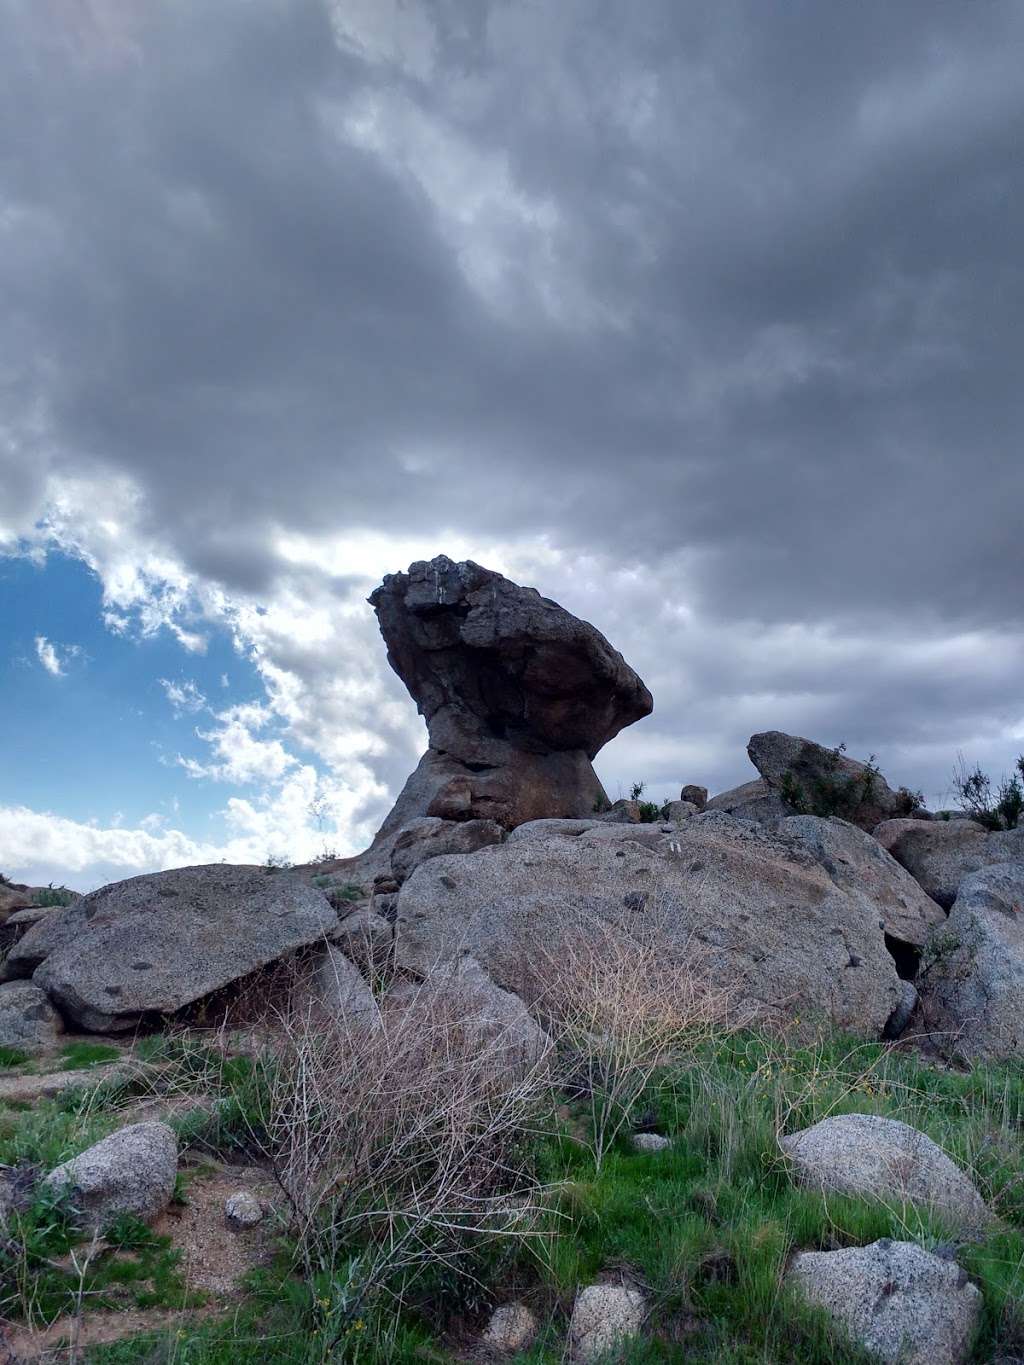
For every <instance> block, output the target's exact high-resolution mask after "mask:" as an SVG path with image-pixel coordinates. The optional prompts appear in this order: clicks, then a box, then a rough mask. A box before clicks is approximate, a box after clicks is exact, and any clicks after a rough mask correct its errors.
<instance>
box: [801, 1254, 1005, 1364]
mask: <svg viewBox="0 0 1024 1365" xmlns="http://www.w3.org/2000/svg"><path fill="white" fill-rule="evenodd" d="M786 1283H787V1284H788V1285H789V1286H790V1287H791V1288H793V1289H796V1290H797V1291H798V1292H799V1293H801V1294H802V1295H803V1297H804V1298H806V1299H807V1300H809V1302H811V1303H812V1304H815V1305H817V1307H819V1308H823V1309H824V1310H825V1311H826V1312H827V1313H828V1314H829V1316H830V1317H831V1318H833V1319H834V1321H836V1322H837V1323H840V1324H841V1325H842V1326H843V1327H844V1328H845V1330H846V1331H847V1332H848V1333H849V1335H850V1336H851V1337H852V1338H853V1339H854V1340H855V1341H857V1342H859V1343H860V1344H861V1345H862V1346H864V1347H865V1348H866V1349H867V1350H868V1351H870V1352H871V1353H872V1354H873V1355H875V1356H877V1357H878V1359H879V1360H882V1361H886V1362H889V1365H961V1362H962V1361H964V1360H966V1358H967V1353H968V1351H969V1349H970V1345H971V1338H972V1336H973V1334H974V1328H975V1324H976V1323H977V1320H978V1314H979V1312H980V1311H981V1292H980V1291H979V1289H978V1288H977V1286H976V1285H973V1284H971V1282H970V1281H969V1280H968V1278H967V1274H966V1272H965V1271H963V1270H962V1269H961V1268H960V1266H958V1265H957V1264H956V1262H955V1261H947V1260H943V1259H941V1258H940V1257H938V1256H933V1255H932V1254H931V1252H928V1251H925V1250H923V1248H921V1247H919V1246H916V1245H914V1244H913V1243H912V1242H890V1241H888V1240H883V1241H880V1242H873V1243H872V1244H871V1245H870V1246H866V1247H848V1248H845V1249H843V1250H842V1251H803V1252H798V1253H797V1255H796V1256H794V1257H793V1259H792V1261H791V1262H790V1266H789V1271H788V1273H787V1275H786Z"/></svg>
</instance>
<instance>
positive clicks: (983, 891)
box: [917, 862, 1024, 1061]
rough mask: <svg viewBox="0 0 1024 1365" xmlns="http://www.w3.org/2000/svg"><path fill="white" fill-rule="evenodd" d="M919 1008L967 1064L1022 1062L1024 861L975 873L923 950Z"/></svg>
mask: <svg viewBox="0 0 1024 1365" xmlns="http://www.w3.org/2000/svg"><path fill="white" fill-rule="evenodd" d="M917 984H918V989H919V991H920V994H921V1006H922V1010H923V1013H924V1020H925V1024H926V1025H927V1028H928V1030H929V1032H931V1033H932V1034H934V1035H937V1037H936V1041H937V1042H939V1043H940V1044H943V1045H945V1046H946V1047H947V1048H948V1049H949V1050H950V1051H954V1052H956V1053H957V1054H958V1055H960V1056H963V1057H970V1058H977V1059H983V1060H989V1061H998V1060H1006V1059H1009V1058H1016V1059H1018V1060H1019V1059H1021V1058H1024V1008H1022V1004H1024V862H1019V863H1003V864H1001V865H999V866H996V867H986V868H982V869H981V870H980V871H979V872H973V873H971V875H970V876H968V877H966V878H965V879H964V881H963V882H961V884H960V893H959V895H958V896H957V898H956V902H955V903H954V905H953V909H952V910H951V911H950V915H949V919H948V920H947V921H946V923H945V924H944V925H942V926H940V927H939V928H937V929H936V930H935V932H934V933H933V934H932V936H931V937H930V939H929V940H928V943H927V944H926V945H925V950H924V954H923V956H922V960H921V972H920V975H919V977H918V982H917Z"/></svg>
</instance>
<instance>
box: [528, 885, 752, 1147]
mask: <svg viewBox="0 0 1024 1365" xmlns="http://www.w3.org/2000/svg"><path fill="white" fill-rule="evenodd" d="M671 914H672V910H671V907H670V906H666V907H657V906H647V905H644V906H642V907H640V910H639V911H638V913H637V915H636V916H635V920H636V923H634V924H631V925H630V926H629V930H628V932H627V931H626V930H625V929H623V928H622V927H621V926H618V925H614V924H611V923H608V922H607V921H605V920H603V919H601V918H599V917H598V916H596V915H587V914H585V913H584V912H582V911H581V912H579V913H577V914H576V915H575V916H573V917H571V918H570V919H569V920H568V921H566V922H565V923H564V924H563V925H562V926H561V928H560V929H559V931H558V933H557V935H556V936H554V937H553V940H552V943H551V944H549V945H546V946H538V947H537V949H536V950H535V952H534V954H533V955H532V958H531V962H530V965H529V969H528V971H527V972H525V973H524V979H526V980H528V982H529V985H528V990H529V996H530V999H531V1002H532V1007H533V1009H534V1012H535V1013H537V1014H538V1016H540V1017H542V1018H543V1019H544V1021H545V1024H546V1027H547V1028H548V1030H549V1032H550V1033H551V1034H552V1036H553V1037H554V1038H555V1039H556V1041H557V1044H558V1054H559V1070H560V1077H561V1082H562V1084H563V1086H564V1087H565V1088H566V1089H568V1090H569V1091H570V1092H572V1093H575V1094H577V1095H578V1096H580V1097H581V1098H584V1099H585V1100H586V1101H587V1103H588V1105H589V1109H590V1118H591V1139H590V1142H591V1148H592V1151H593V1155H594V1161H595V1164H596V1166H597V1168H598V1169H600V1167H601V1164H602V1161H603V1159H604V1156H605V1153H606V1152H607V1151H608V1149H609V1147H610V1146H611V1145H612V1143H613V1142H614V1141H615V1139H616V1137H617V1136H618V1135H619V1133H620V1132H621V1131H622V1129H623V1128H624V1127H625V1126H626V1125H627V1124H628V1123H630V1121H631V1120H632V1119H634V1117H635V1112H636V1109H637V1106H638V1104H639V1103H640V1101H641V1100H642V1099H643V1097H644V1095H645V1094H646V1093H647V1092H648V1090H649V1088H650V1086H651V1084H652V1082H653V1081H654V1080H655V1078H656V1077H657V1076H658V1074H659V1073H660V1072H662V1071H663V1070H665V1069H666V1068H669V1067H679V1066H684V1065H687V1064H689V1063H690V1062H691V1061H692V1059H693V1057H694V1054H695V1052H696V1051H697V1049H698V1048H699V1047H700V1046H701V1045H702V1044H704V1043H706V1042H707V1041H708V1040H709V1039H711V1038H712V1037H715V1036H718V1035H720V1034H722V1033H723V1032H725V1031H726V1030H727V1029H730V1028H736V1027H739V1026H741V1025H742V1024H743V1023H745V1022H747V1020H746V1018H745V1017H744V1016H742V1014H741V1012H740V1011H739V1010H737V1009H736V1007H735V1006H734V1005H733V1003H732V1000H731V997H730V992H729V991H728V990H727V989H725V988H723V987H721V986H716V985H715V984H714V983H713V982H712V981H711V980H710V978H709V975H708V973H707V972H706V971H704V970H702V966H701V954H700V952H699V945H695V944H693V943H687V944H684V945H680V943H679V939H678V934H677V933H672V932H670V926H669V924H668V923H667V922H666V921H667V919H668V917H670V916H671Z"/></svg>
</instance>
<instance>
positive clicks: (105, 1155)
mask: <svg viewBox="0 0 1024 1365" xmlns="http://www.w3.org/2000/svg"><path fill="white" fill-rule="evenodd" d="M177 1174H178V1142H177V1139H176V1138H175V1136H174V1133H173V1131H172V1130H171V1129H170V1128H169V1127H168V1126H167V1124H166V1123H133V1124H130V1125H129V1126H128V1127H127V1128H120V1129H118V1131H117V1132H116V1133H111V1134H110V1136H109V1137H105V1138H104V1139H103V1140H102V1141H101V1142H97V1143H96V1144H95V1146H93V1147H90V1148H89V1149H88V1150H87V1151H84V1152H82V1154H81V1155H80V1156H76V1157H74V1158H73V1159H72V1160H71V1161H66V1162H64V1164H63V1165H62V1166H58V1167H57V1168H56V1170H53V1171H51V1172H50V1174H49V1175H48V1176H47V1177H46V1180H45V1182H44V1183H45V1184H46V1185H48V1186H49V1187H50V1189H52V1190H55V1191H66V1192H67V1194H68V1195H69V1197H70V1198H71V1200H72V1203H73V1204H74V1207H75V1209H76V1211H77V1213H78V1215H79V1217H80V1220H81V1223H82V1225H83V1226H84V1227H85V1228H87V1229H88V1230H89V1231H95V1232H102V1231H103V1230H104V1228H105V1227H106V1226H107V1225H108V1224H109V1223H110V1222H112V1221H113V1219H115V1218H116V1217H117V1216H118V1215H119V1214H122V1213H130V1214H134V1216H135V1217H136V1218H141V1219H143V1220H148V1219H150V1218H155V1217H156V1215H157V1214H158V1213H161V1212H162V1211H163V1210H164V1209H165V1208H166V1207H167V1204H168V1202H169V1200H170V1198H171V1195H172V1194H173V1193H174V1181H175V1178H176V1176H177Z"/></svg>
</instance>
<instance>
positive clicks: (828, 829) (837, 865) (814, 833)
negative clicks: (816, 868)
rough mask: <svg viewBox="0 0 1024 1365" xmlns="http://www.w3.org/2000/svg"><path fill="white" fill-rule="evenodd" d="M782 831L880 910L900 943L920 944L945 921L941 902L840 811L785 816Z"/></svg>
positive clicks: (873, 908) (864, 901)
mask: <svg viewBox="0 0 1024 1365" xmlns="http://www.w3.org/2000/svg"><path fill="white" fill-rule="evenodd" d="M911 823H917V822H915V821H912V822H911ZM922 827H923V826H922ZM777 832H778V833H779V834H780V835H782V836H786V837H789V838H792V839H796V840H798V841H799V843H800V844H801V845H802V846H803V847H804V848H806V849H807V851H808V852H809V853H810V854H811V855H812V856H813V857H814V858H816V859H817V860H818V862H819V863H821V865H822V867H823V868H824V869H825V871H826V872H827V873H828V875H829V876H830V877H831V878H832V880H833V882H835V884H836V886H839V887H842V889H843V890H844V891H845V892H846V894H847V895H848V896H850V897H852V898H853V899H855V900H858V901H860V902H861V903H862V904H863V905H864V907H865V909H867V910H868V911H869V912H873V913H874V914H876V915H877V916H878V919H879V922H880V924H881V927H882V929H883V931H884V932H885V933H886V934H889V935H890V937H892V938H895V939H898V940H899V941H900V942H901V943H909V944H912V945H914V946H915V947H921V946H922V945H923V943H924V941H925V939H926V938H927V937H928V934H929V932H930V931H931V930H932V929H933V928H934V927H935V925H937V924H944V923H945V921H946V913H945V911H944V910H943V909H942V907H941V906H940V905H937V904H936V903H935V901H933V900H932V899H931V897H930V896H928V895H926V894H925V892H924V891H923V890H922V888H921V887H920V886H919V885H918V883H917V882H916V881H915V880H914V878H913V877H912V876H911V875H910V873H909V872H907V871H906V870H905V869H904V868H902V867H901V866H900V865H899V863H898V862H897V861H896V860H895V858H892V857H890V855H889V854H888V853H887V852H886V851H885V849H884V848H883V847H882V846H881V844H879V842H878V840H877V839H874V838H873V837H872V836H871V835H870V834H865V833H864V831H863V830H861V829H858V828H857V826H856V825H851V824H850V823H849V822H848V821H846V820H840V819H837V818H836V817H835V816H832V817H830V818H829V819H827V820H826V819H822V818H821V817H820V816H817V815H794V816H790V817H789V818H788V819H786V820H783V821H781V823H780V824H779V825H778V829H777Z"/></svg>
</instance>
